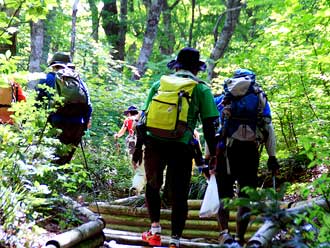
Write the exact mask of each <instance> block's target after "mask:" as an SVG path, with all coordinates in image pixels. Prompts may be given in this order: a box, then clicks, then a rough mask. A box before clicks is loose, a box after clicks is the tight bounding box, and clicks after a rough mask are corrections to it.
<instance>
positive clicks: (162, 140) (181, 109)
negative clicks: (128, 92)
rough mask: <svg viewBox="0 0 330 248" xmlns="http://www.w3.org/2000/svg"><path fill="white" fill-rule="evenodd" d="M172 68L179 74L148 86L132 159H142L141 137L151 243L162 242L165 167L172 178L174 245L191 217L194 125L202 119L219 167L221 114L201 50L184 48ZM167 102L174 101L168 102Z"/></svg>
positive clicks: (146, 237)
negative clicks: (217, 148)
mask: <svg viewBox="0 0 330 248" xmlns="http://www.w3.org/2000/svg"><path fill="white" fill-rule="evenodd" d="M167 67H168V68H169V69H171V70H175V73H174V74H171V75H164V76H162V77H161V78H160V80H159V81H157V82H155V83H154V84H153V85H152V87H151V89H150V91H149V95H148V97H147V99H146V102H145V105H144V108H143V110H144V112H142V115H141V118H140V120H142V121H141V122H140V123H139V124H138V126H137V129H138V130H139V131H138V142H137V145H136V149H135V152H134V154H133V164H134V163H136V162H137V161H138V160H139V159H140V158H141V147H140V146H139V144H140V142H139V139H140V137H142V139H143V141H144V145H145V149H144V166H145V171H146V176H147V185H146V194H145V196H146V205H147V207H148V211H149V217H150V221H151V228H150V230H149V231H146V232H144V233H143V234H142V240H144V241H146V242H148V243H149V245H151V246H159V245H161V236H160V234H161V223H160V207H161V198H160V188H161V186H162V184H163V173H164V170H165V168H166V181H167V182H166V183H169V188H170V189H169V190H170V192H171V204H172V216H171V228H172V231H171V239H170V242H169V244H170V245H169V247H172V248H175V247H179V243H180V238H181V236H182V232H183V229H184V227H185V222H186V219H187V212H188V204H187V199H188V193H189V185H190V179H191V174H192V159H193V148H192V145H191V140H192V138H193V130H194V129H195V127H196V123H197V121H198V120H201V122H202V124H203V133H204V138H205V140H206V142H207V143H208V145H209V147H210V154H211V161H210V169H214V168H215V166H216V157H215V142H216V141H215V128H214V121H215V120H216V119H217V118H218V115H219V114H218V111H217V109H216V106H215V104H214V101H213V96H212V93H211V90H210V88H209V87H208V86H207V85H206V84H205V83H204V82H202V81H201V80H200V79H198V78H197V74H198V72H199V71H205V69H206V64H205V63H204V62H203V61H200V53H199V51H198V50H196V49H194V48H190V47H186V48H183V49H182V50H180V51H179V53H178V56H177V58H176V59H175V60H172V61H170V62H169V63H168V64H167ZM166 101H167V102H170V103H168V104H166ZM173 101H174V102H175V103H174V102H173ZM199 118H200V119H199ZM143 120H145V122H144V121H143ZM172 124H173V125H172Z"/></svg>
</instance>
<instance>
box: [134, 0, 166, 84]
mask: <svg viewBox="0 0 330 248" xmlns="http://www.w3.org/2000/svg"><path fill="white" fill-rule="evenodd" d="M162 3H163V0H152V2H151V6H150V8H149V11H148V19H147V24H146V30H145V34H144V39H143V44H142V48H141V52H140V55H139V58H138V60H137V63H136V69H137V71H136V72H135V73H134V74H133V78H132V79H133V80H138V79H140V78H141V77H142V76H143V75H144V73H145V71H146V69H147V68H146V64H147V63H148V61H149V58H150V55H151V53H152V49H153V46H154V43H155V39H156V36H157V29H158V23H159V18H160V13H161V9H162Z"/></svg>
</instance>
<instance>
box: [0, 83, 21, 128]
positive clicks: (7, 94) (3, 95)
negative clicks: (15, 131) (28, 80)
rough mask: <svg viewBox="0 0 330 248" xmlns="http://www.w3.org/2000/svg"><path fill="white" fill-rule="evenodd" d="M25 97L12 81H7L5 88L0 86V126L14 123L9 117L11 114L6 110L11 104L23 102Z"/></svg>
mask: <svg viewBox="0 0 330 248" xmlns="http://www.w3.org/2000/svg"><path fill="white" fill-rule="evenodd" d="M25 100H26V97H25V95H24V92H23V90H22V87H21V86H20V85H19V84H18V83H17V82H15V81H14V80H13V79H10V80H8V84H7V85H6V86H4V87H3V86H2V85H1V86H0V124H13V123H14V121H13V120H12V118H11V117H10V115H12V114H13V112H12V111H9V110H8V109H9V108H10V107H11V105H12V103H14V102H20V101H25Z"/></svg>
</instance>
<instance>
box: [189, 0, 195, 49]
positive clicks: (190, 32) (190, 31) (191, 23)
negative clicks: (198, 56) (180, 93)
mask: <svg viewBox="0 0 330 248" xmlns="http://www.w3.org/2000/svg"><path fill="white" fill-rule="evenodd" d="M195 6H196V0H191V21H190V27H189V40H188V46H189V47H191V44H192V39H193V30H194V23H195Z"/></svg>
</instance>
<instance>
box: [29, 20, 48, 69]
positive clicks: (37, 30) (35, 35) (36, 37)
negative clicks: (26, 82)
mask: <svg viewBox="0 0 330 248" xmlns="http://www.w3.org/2000/svg"><path fill="white" fill-rule="evenodd" d="M44 23H45V22H44V20H39V21H38V22H30V28H31V32H30V33H31V53H30V63H29V72H41V71H42V70H41V67H40V65H41V63H42V48H43V46H44Z"/></svg>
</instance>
